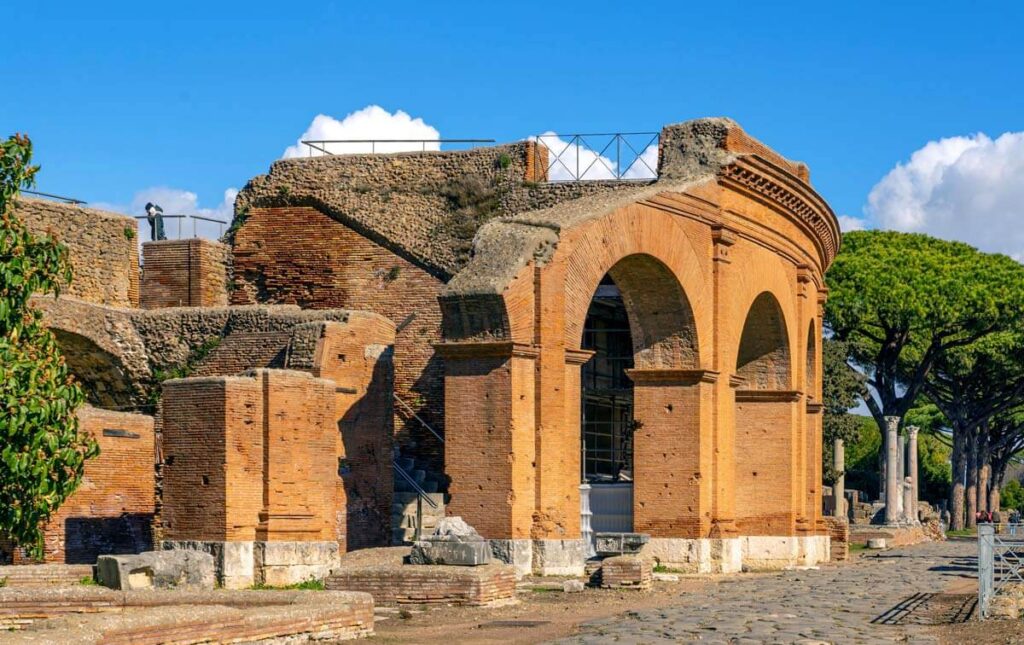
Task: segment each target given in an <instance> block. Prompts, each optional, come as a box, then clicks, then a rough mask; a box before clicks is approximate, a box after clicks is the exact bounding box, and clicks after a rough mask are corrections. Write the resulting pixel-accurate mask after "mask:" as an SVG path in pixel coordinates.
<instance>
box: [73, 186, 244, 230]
mask: <svg viewBox="0 0 1024 645" xmlns="http://www.w3.org/2000/svg"><path fill="white" fill-rule="evenodd" d="M237 195H238V189H236V188H228V189H227V190H225V191H224V197H223V199H222V200H221V202H220V203H219V204H217V205H216V206H214V207H212V208H209V207H203V206H200V205H199V196H198V195H196V194H195V193H193V192H192V191H189V190H182V189H180V188H170V187H168V186H152V187H150V188H143V189H142V190H140V191H137V192H136V193H135V195H134V196H133V197H132V201H131V202H130V203H129V204H110V203H104V202H93V203H90V204H88V206H89V207H91V208H99V209H102V210H109V211H114V212H116V213H124V214H125V215H131V216H132V217H137V216H139V215H145V209H146V203H147V202H152V203H154V204H157V205H158V206H160V208H162V209H163V210H164V215H198V216H200V217H207V218H210V219H216V220H220V221H222V222H225V224H218V223H216V222H207V221H203V220H193V219H192V218H170V217H169V218H167V219H165V220H164V230H165V233H166V235H167V238H168V239H177V238H179V237H192V236H193V233H194V234H195V235H196V236H198V237H205V238H209V239H217V238H219V237H220V235H221V232H223V231H224V230H226V229H227V227H228V226H229V225H230V224H231V219H232V217H234V210H235V197H236V196H237ZM193 227H194V228H193ZM179 231H180V233H179ZM149 234H150V232H149V225H148V224H147V223H146V222H145V221H142V220H140V221H139V237H140V238H141V239H142V240H143V241H145V240H148V239H149Z"/></svg>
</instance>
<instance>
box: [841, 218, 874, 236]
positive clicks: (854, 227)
mask: <svg viewBox="0 0 1024 645" xmlns="http://www.w3.org/2000/svg"><path fill="white" fill-rule="evenodd" d="M836 219H838V220H839V230H841V231H842V232H843V233H848V232H850V231H863V230H864V229H865V228H867V221H866V220H864V219H862V218H860V217H854V216H852V215H839V216H837V217H836Z"/></svg>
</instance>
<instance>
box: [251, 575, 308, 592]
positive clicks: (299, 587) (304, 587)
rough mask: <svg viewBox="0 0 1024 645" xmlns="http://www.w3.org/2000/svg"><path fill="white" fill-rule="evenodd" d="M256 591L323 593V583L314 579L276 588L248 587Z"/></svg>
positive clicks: (267, 586) (270, 586) (268, 586)
mask: <svg viewBox="0 0 1024 645" xmlns="http://www.w3.org/2000/svg"><path fill="white" fill-rule="evenodd" d="M250 589H255V590H256V591H323V590H324V581H323V580H317V579H316V578H310V579H309V580H303V581H302V582H296V583H295V584H292V585H283V586H279V587H276V586H274V585H265V584H256V585H253V586H252V587H250Z"/></svg>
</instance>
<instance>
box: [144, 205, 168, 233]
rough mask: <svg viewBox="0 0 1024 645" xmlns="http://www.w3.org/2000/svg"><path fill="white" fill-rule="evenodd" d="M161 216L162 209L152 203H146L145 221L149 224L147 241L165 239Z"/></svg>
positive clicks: (162, 213)
mask: <svg viewBox="0 0 1024 645" xmlns="http://www.w3.org/2000/svg"><path fill="white" fill-rule="evenodd" d="M163 215H164V209H162V208H160V207H159V206H157V205H156V204H154V203H152V202H146V221H147V222H149V230H150V235H149V239H151V240H153V241H154V242H157V241H159V240H166V239H167V236H166V235H164V217H163Z"/></svg>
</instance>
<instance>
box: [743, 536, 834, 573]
mask: <svg viewBox="0 0 1024 645" xmlns="http://www.w3.org/2000/svg"><path fill="white" fill-rule="evenodd" d="M739 540H740V544H741V545H742V554H743V568H744V569H745V570H748V571H763V570H775V569H785V568H787V567H809V566H813V565H816V564H818V563H820V562H828V560H829V537H828V536H827V535H808V536H771V535H751V536H746V537H741V538H739Z"/></svg>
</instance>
